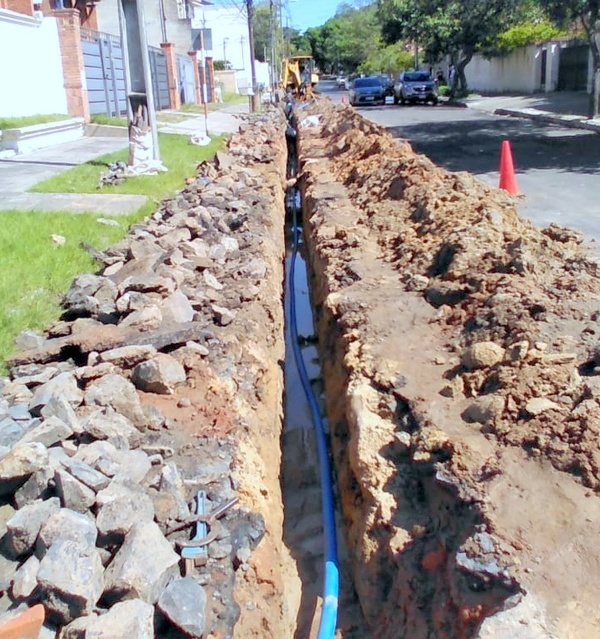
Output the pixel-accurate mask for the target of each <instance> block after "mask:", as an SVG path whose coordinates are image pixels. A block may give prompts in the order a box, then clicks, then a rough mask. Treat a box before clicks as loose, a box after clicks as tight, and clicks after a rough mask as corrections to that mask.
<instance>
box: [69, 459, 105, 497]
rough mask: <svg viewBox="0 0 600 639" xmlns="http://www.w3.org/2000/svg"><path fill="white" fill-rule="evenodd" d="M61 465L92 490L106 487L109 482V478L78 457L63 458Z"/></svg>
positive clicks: (95, 490) (96, 490)
mask: <svg viewBox="0 0 600 639" xmlns="http://www.w3.org/2000/svg"><path fill="white" fill-rule="evenodd" d="M62 465H63V466H64V467H65V468H66V469H67V470H68V471H69V472H70V473H71V475H73V477H75V479H78V480H79V481H80V482H82V483H83V484H85V485H86V486H87V487H88V488H91V489H92V490H93V491H94V492H96V493H97V492H98V491H99V490H102V489H103V488H106V487H107V486H108V484H109V482H110V479H109V478H108V477H107V476H106V475H103V474H102V473H99V472H98V471H97V470H94V469H93V468H92V467H91V466H89V465H88V464H86V463H84V462H82V461H80V460H79V459H64V460H63V461H62Z"/></svg>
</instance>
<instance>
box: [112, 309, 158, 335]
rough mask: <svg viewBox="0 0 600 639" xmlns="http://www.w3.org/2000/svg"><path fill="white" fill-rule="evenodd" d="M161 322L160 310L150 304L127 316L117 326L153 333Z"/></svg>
mask: <svg viewBox="0 0 600 639" xmlns="http://www.w3.org/2000/svg"><path fill="white" fill-rule="evenodd" d="M162 322H163V316H162V312H161V310H160V308H159V307H158V306H157V305H156V304H151V305H150V306H145V307H144V308H141V309H139V310H138V311H133V312H132V313H130V314H129V315H127V317H125V319H123V320H122V321H121V322H120V324H119V326H131V327H132V328H137V329H138V330H140V331H155V330H156V329H157V328H158V327H159V326H160V325H161V324H162Z"/></svg>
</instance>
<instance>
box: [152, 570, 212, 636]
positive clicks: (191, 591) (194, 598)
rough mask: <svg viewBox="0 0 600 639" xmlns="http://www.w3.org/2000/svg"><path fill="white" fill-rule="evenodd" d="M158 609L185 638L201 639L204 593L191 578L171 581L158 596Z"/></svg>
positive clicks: (203, 617)
mask: <svg viewBox="0 0 600 639" xmlns="http://www.w3.org/2000/svg"><path fill="white" fill-rule="evenodd" d="M158 607H159V609H160V610H161V611H162V613H163V614H164V615H165V617H167V619H169V621H170V622H171V623H172V624H173V625H174V626H175V627H176V628H178V629H179V630H181V631H182V632H183V633H184V634H185V635H186V636H188V637H194V638H195V639H202V637H203V636H204V627H205V625H206V615H205V608H206V593H205V592H204V588H202V586H200V585H199V584H197V583H196V582H195V581H194V580H193V579H192V578H191V577H178V578H175V579H173V580H172V581H171V582H170V583H169V585H168V586H167V587H166V588H165V590H164V591H163V592H162V594H161V595H160V598H159V600H158Z"/></svg>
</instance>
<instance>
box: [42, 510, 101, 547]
mask: <svg viewBox="0 0 600 639" xmlns="http://www.w3.org/2000/svg"><path fill="white" fill-rule="evenodd" d="M97 538H98V530H97V529H96V525H95V524H94V522H93V521H92V520H91V519H90V518H89V517H88V516H87V515H83V514H81V513H78V512H75V511H74V510H71V509H70V508H61V509H60V510H59V511H58V512H55V513H53V514H52V515H51V516H50V517H49V518H48V520H47V521H46V522H44V523H43V525H42V527H41V528H40V533H39V535H38V538H37V543H36V551H37V553H38V555H39V556H40V557H43V556H44V555H45V554H46V552H48V549H49V548H50V547H51V546H52V544H54V543H55V542H57V541H72V542H78V543H79V544H82V545H84V546H90V547H92V548H93V547H94V546H95V545H96V539H97Z"/></svg>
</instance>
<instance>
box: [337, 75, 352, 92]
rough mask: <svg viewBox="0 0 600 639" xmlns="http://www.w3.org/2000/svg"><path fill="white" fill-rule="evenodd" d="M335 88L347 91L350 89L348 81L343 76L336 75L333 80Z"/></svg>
mask: <svg viewBox="0 0 600 639" xmlns="http://www.w3.org/2000/svg"><path fill="white" fill-rule="evenodd" d="M335 86H336V87H337V88H338V89H343V90H345V91H347V90H348V89H349V88H350V80H348V78H347V77H346V76H345V75H338V77H337V78H336V79H335Z"/></svg>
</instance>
